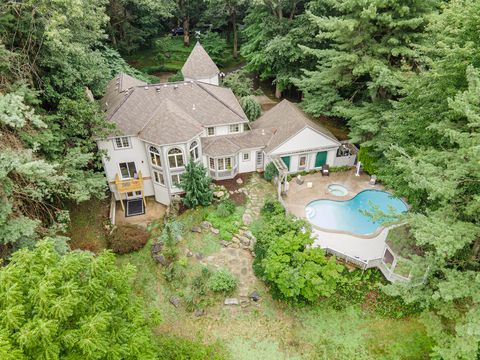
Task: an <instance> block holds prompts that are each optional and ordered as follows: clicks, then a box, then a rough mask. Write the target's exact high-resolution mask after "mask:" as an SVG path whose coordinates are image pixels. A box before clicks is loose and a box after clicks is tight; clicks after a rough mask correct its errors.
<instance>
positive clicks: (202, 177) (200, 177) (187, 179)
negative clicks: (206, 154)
mask: <svg viewBox="0 0 480 360" xmlns="http://www.w3.org/2000/svg"><path fill="white" fill-rule="evenodd" d="M211 182H212V179H211V178H210V177H209V176H208V175H207V170H206V169H205V167H204V166H203V164H201V163H197V162H194V161H193V160H190V162H189V163H188V164H187V166H186V167H185V172H184V173H183V174H182V179H181V181H180V184H179V185H180V188H182V189H183V190H184V191H185V197H184V198H183V203H184V204H185V206H186V207H189V208H194V207H197V206H198V205H202V206H207V205H209V204H210V203H211V202H212V198H213V191H212V189H211V188H210V184H211Z"/></svg>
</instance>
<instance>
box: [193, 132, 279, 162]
mask: <svg viewBox="0 0 480 360" xmlns="http://www.w3.org/2000/svg"><path fill="white" fill-rule="evenodd" d="M272 135H273V132H272V130H270V129H255V130H250V131H245V132H243V133H240V134H231V135H222V136H212V137H206V138H202V151H203V153H204V154H205V155H208V156H212V157H217V156H229V155H234V154H236V153H238V152H239V151H240V150H246V149H254V148H264V147H265V146H266V145H267V143H268V142H269V140H270V139H271V137H272Z"/></svg>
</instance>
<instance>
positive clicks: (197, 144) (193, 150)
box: [188, 140, 200, 161]
mask: <svg viewBox="0 0 480 360" xmlns="http://www.w3.org/2000/svg"><path fill="white" fill-rule="evenodd" d="M194 143H195V146H194V147H193V148H192V145H193V144H194ZM195 150H196V153H197V157H195V156H192V152H193V153H194V154H195ZM188 155H189V156H190V158H192V159H193V161H197V160H198V159H200V144H199V143H198V141H197V140H194V141H192V142H191V143H190V145H189V146H188Z"/></svg>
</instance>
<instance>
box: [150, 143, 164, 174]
mask: <svg viewBox="0 0 480 360" xmlns="http://www.w3.org/2000/svg"><path fill="white" fill-rule="evenodd" d="M151 148H154V149H156V150H157V151H158V153H156V152H154V151H151V150H150V149H151ZM147 150H148V155H149V156H150V164H151V165H152V166H153V167H156V168H160V169H161V168H162V156H161V154H160V150H158V148H157V147H155V146H153V145H151V146H149V147H148V149H147ZM152 154H153V155H155V156H158V158H159V160H160V165H157V164H154V163H153V161H152Z"/></svg>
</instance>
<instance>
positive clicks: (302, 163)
mask: <svg viewBox="0 0 480 360" xmlns="http://www.w3.org/2000/svg"><path fill="white" fill-rule="evenodd" d="M306 167H307V155H301V156H300V160H299V162H298V168H299V169H305V168H306Z"/></svg>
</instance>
